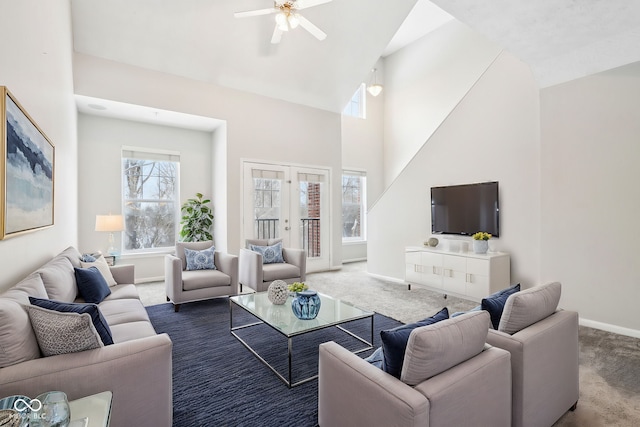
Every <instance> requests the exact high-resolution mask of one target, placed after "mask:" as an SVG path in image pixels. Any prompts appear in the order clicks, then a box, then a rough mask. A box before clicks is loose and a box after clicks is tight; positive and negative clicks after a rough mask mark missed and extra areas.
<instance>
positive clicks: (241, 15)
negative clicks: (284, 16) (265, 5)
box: [233, 7, 278, 18]
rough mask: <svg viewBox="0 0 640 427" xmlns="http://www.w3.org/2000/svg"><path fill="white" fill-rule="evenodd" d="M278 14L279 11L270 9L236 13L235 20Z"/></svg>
mask: <svg viewBox="0 0 640 427" xmlns="http://www.w3.org/2000/svg"><path fill="white" fill-rule="evenodd" d="M276 12H278V9H276V8H273V7H270V8H269V9H258V10H248V11H246V12H236V13H234V14H233V16H234V17H235V18H248V17H249V16H260V15H271V14H272V13H276Z"/></svg>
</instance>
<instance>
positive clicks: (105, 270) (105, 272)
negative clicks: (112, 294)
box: [80, 255, 118, 286]
mask: <svg viewBox="0 0 640 427" xmlns="http://www.w3.org/2000/svg"><path fill="white" fill-rule="evenodd" d="M80 264H81V265H82V268H89V267H96V268H97V269H98V271H99V272H100V273H101V274H102V277H104V280H106V281H107V285H109V286H115V285H117V284H118V283H117V282H116V279H114V278H113V274H111V269H110V268H109V264H107V261H106V260H105V259H104V257H103V256H102V255H100V256H99V257H98V258H96V260H95V261H94V262H84V261H83V262H81V263H80Z"/></svg>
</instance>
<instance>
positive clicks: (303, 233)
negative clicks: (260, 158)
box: [242, 162, 330, 272]
mask: <svg viewBox="0 0 640 427" xmlns="http://www.w3.org/2000/svg"><path fill="white" fill-rule="evenodd" d="M242 187H243V197H242V200H243V209H242V211H243V238H242V240H243V242H244V240H245V239H276V238H282V243H283V247H289V248H300V249H304V250H305V252H306V253H307V272H313V271H321V270H327V269H328V268H329V235H330V233H329V231H330V229H329V170H327V169H318V168H310V167H304V166H289V165H278V164H269V163H255V162H244V165H243V186H242Z"/></svg>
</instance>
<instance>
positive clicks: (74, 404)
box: [69, 391, 113, 427]
mask: <svg viewBox="0 0 640 427" xmlns="http://www.w3.org/2000/svg"><path fill="white" fill-rule="evenodd" d="M112 397H113V393H111V392H110V391H104V392H102V393H98V394H92V395H91V396H86V397H82V398H80V399H76V400H70V401H69V409H70V411H71V421H75V420H79V419H82V418H85V417H86V418H88V419H89V424H88V427H108V426H109V419H110V418H111V400H112Z"/></svg>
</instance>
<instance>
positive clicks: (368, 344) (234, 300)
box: [229, 292, 374, 388]
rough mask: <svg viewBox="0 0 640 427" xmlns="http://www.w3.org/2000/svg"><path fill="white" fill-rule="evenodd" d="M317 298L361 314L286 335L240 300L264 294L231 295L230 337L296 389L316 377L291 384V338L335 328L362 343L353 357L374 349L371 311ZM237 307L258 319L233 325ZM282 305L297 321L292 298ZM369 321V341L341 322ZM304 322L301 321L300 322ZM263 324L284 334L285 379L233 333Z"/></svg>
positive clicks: (329, 298)
mask: <svg viewBox="0 0 640 427" xmlns="http://www.w3.org/2000/svg"><path fill="white" fill-rule="evenodd" d="M318 295H319V296H320V299H321V301H322V303H323V304H325V301H326V302H327V303H329V302H332V303H335V304H341V305H343V306H345V307H348V308H351V309H353V310H357V311H360V313H359V314H354V315H353V316H348V317H346V318H339V319H334V320H333V321H328V322H326V323H322V324H314V325H312V326H310V327H308V328H304V329H300V330H297V331H289V332H285V331H283V330H282V329H280V328H279V327H278V326H276V325H273V324H272V323H270V322H269V319H267V316H266V315H264V314H263V313H259V312H258V311H257V310H252V309H250V308H248V307H246V306H245V305H243V304H242V303H241V302H240V298H247V297H253V298H264V299H266V298H267V292H257V293H254V294H246V295H237V296H232V297H230V298H229V326H230V331H231V335H233V336H234V337H236V338H237V339H238V341H240V342H241V343H242V344H243V345H244V346H245V347H246V348H247V349H248V350H249V351H250V352H251V353H253V355H254V356H255V357H257V358H258V360H260V361H261V362H262V363H263V364H264V365H265V366H267V367H268V368H269V369H271V371H272V372H273V373H274V374H276V376H277V377H278V378H280V379H281V380H282V381H283V382H284V383H285V384H286V385H287V387H289V388H292V387H295V386H298V385H300V384H304V383H306V382H309V381H312V380H314V379H316V378H318V374H315V375H313V376H311V377H307V378H303V379H301V380H299V381H296V382H293V381H292V363H293V360H292V359H293V358H292V352H293V338H294V337H296V336H299V335H304V334H307V333H309V332H313V331H317V330H321V329H326V328H330V327H333V326H335V327H336V328H338V329H340V330H341V331H343V332H345V333H347V334H348V335H350V336H352V337H353V338H355V339H357V340H358V341H360V342H361V343H363V344H365V347H363V348H360V349H357V350H354V351H352V353H354V354H358V353H362V352H364V351H367V350H371V349H372V348H373V315H374V313H373V312H370V311H365V310H362V309H359V308H357V307H355V306H353V305H352V304H349V303H347V302H344V301H341V300H337V299H334V298H332V297H330V296H328V295H324V294H321V293H318ZM234 305H235V306H237V307H240V308H242V309H243V310H244V311H246V312H247V313H249V314H251V315H252V316H254V317H256V318H258V319H260V320H259V321H257V322H253V323H248V324H246V325H241V326H235V327H234V326H233V306H234ZM285 306H287V307H288V308H289V313H291V318H290V319H291V320H292V321H294V320H297V318H296V317H295V316H294V314H293V311H292V310H291V297H289V298H288V299H287V302H286V303H285ZM320 312H321V313H322V307H321V308H320ZM367 318H369V319H370V321H371V325H370V326H371V340H370V341H367V340H365V339H364V338H362V337H359V336H358V335H356V334H355V333H353V332H351V331H349V330H347V329H345V328H343V327H342V326H340V325H342V324H344V323H348V322H352V321H354V320H361V319H367ZM303 322H304V321H303ZM262 324H266V325H268V326H270V327H271V328H272V329H274V330H276V331H278V332H279V333H280V334H282V335H284V336H285V337H286V338H287V344H288V351H287V356H288V359H289V360H288V361H289V372H288V374H289V375H288V378H285V377H284V376H283V375H282V374H281V373H280V372H278V371H277V370H276V369H275V368H274V367H273V366H271V364H269V362H267V361H266V360H265V359H264V358H263V357H262V356H260V355H259V354H258V352H257V351H255V350H254V349H253V348H252V347H251V346H250V345H249V343H247V342H246V341H245V340H244V339H242V338H241V337H240V336H239V335H238V334H236V332H235V331H237V330H240V329H245V328H250V327H252V326H256V325H262Z"/></svg>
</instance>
